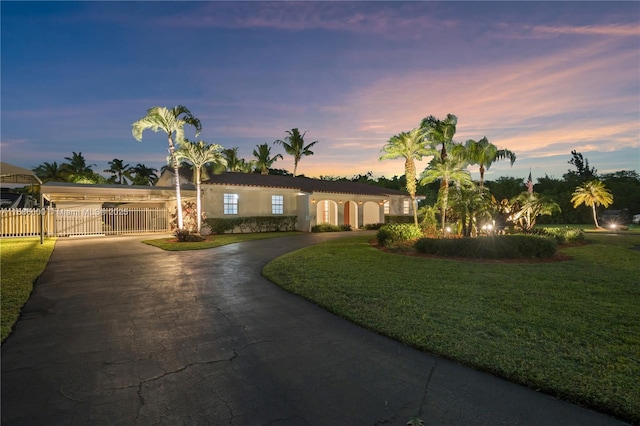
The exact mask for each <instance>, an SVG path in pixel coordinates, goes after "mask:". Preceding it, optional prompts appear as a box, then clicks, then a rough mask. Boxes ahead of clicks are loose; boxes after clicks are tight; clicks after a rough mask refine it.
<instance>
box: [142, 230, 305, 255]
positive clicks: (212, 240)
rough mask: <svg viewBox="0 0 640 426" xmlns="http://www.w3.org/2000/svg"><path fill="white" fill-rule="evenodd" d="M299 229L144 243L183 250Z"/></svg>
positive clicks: (170, 239) (270, 235)
mask: <svg viewBox="0 0 640 426" xmlns="http://www.w3.org/2000/svg"><path fill="white" fill-rule="evenodd" d="M300 234H301V232H299V231H291V232H256V233H250V234H249V233H247V234H220V235H209V236H207V237H206V239H205V240H204V241H200V242H178V240H177V239H176V238H175V237H172V238H158V239H155V240H144V241H142V242H143V243H145V244H149V245H151V246H155V247H159V248H161V249H163V250H168V251H184V250H203V249H209V248H214V247H220V246H224V245H226V244H233V243H240V242H242V241H252V240H263V239H266V238H278V237H288V236H290V235H300Z"/></svg>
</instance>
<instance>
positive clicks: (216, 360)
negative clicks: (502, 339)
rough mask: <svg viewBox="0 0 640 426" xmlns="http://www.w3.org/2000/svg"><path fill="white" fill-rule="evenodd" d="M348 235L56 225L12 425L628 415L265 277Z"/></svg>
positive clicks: (6, 363) (492, 420) (23, 322)
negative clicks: (469, 360) (519, 378)
mask: <svg viewBox="0 0 640 426" xmlns="http://www.w3.org/2000/svg"><path fill="white" fill-rule="evenodd" d="M340 236H341V234H331V233H327V234H307V235H300V236H294V237H284V238H279V239H272V240H261V241H253V242H246V243H240V244H233V245H228V246H224V247H219V248H215V249H209V250H201V251H188V252H165V251H162V250H160V249H158V248H155V247H151V246H147V245H145V244H141V243H140V241H141V240H142V239H143V238H142V237H118V238H99V239H59V240H58V243H57V245H56V248H55V250H54V252H53V255H52V256H51V260H50V262H49V265H48V266H47V268H46V270H45V272H44V273H43V275H42V276H41V277H40V279H39V281H38V283H37V285H36V286H35V290H34V293H33V295H32V297H31V299H30V300H29V301H28V302H27V304H26V306H25V308H24V310H23V315H22V317H21V319H20V320H19V321H18V324H17V326H16V329H15V331H14V333H13V334H12V335H11V336H10V337H9V339H8V340H7V341H6V342H5V344H3V345H2V424H3V425H5V424H6V425H29V426H33V425H331V426H334V425H406V424H407V421H408V420H409V419H410V418H411V417H413V416H417V417H419V418H421V419H424V420H425V424H426V425H428V426H435V425H516V424H517V425H572V424H573V425H608V424H610V425H615V424H617V425H620V424H621V423H620V422H618V421H617V420H615V419H612V418H610V417H608V416H605V415H602V414H599V413H595V412H592V411H589V410H586V409H583V408H580V407H577V406H575V405H572V404H569V403H566V402H562V401H558V400H556V399H554V398H551V397H549V396H546V395H542V394H540V393H537V392H535V391H533V390H530V389H527V388H524V387H521V386H517V385H514V384H511V383H509V382H506V381H503V380H500V379H497V378H495V377H493V376H491V375H488V374H485V373H481V372H477V371H474V370H471V369H469V368H466V367H462V366H460V365H457V364H454V363H451V362H448V361H445V360H442V359H439V358H436V357H433V356H430V355H427V354H424V353H421V352H418V351H416V350H413V349H411V348H408V347H406V346H404V345H402V344H400V343H397V342H395V341H392V340H390V339H387V338H385V337H382V336H380V335H377V334H375V333H372V332H370V331H367V330H365V329H363V328H361V327H358V326H356V325H353V324H351V323H349V322H347V321H344V320H342V319H340V318H337V317H336V316H334V315H332V314H329V313H327V312H325V311H323V310H322V309H320V308H318V307H316V306H315V305H313V304H312V303H310V302H307V301H306V300H303V299H301V298H299V297H297V296H294V295H292V294H289V293H287V292H285V291H283V290H281V289H280V288H278V287H277V286H275V285H273V284H272V283H270V282H269V281H267V280H266V279H264V278H263V277H262V276H261V275H260V271H261V270H262V267H263V266H264V265H265V264H266V263H267V262H269V261H270V260H271V259H273V258H275V257H277V256H279V255H281V254H283V253H286V252H289V251H292V250H295V249H298V248H301V247H304V246H307V245H310V244H314V243H318V242H320V241H324V240H327V239H330V238H338V237H340ZM147 238H148V237H147Z"/></svg>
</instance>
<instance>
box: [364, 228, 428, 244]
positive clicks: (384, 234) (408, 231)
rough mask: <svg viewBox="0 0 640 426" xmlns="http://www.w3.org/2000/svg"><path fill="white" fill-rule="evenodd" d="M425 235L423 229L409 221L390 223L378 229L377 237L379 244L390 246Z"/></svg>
mask: <svg viewBox="0 0 640 426" xmlns="http://www.w3.org/2000/svg"><path fill="white" fill-rule="evenodd" d="M422 236H423V233H422V230H421V229H420V228H419V227H417V226H415V225H414V224H409V223H389V224H387V225H384V226H382V227H380V229H378V232H377V234H376V237H377V239H378V244H380V245H383V246H390V245H394V244H403V243H406V242H407V241H413V240H417V239H418V238H421V237H422Z"/></svg>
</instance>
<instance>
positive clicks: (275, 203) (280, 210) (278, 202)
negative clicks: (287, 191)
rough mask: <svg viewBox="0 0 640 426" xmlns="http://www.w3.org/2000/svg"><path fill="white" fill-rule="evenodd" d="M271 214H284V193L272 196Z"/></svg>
mask: <svg viewBox="0 0 640 426" xmlns="http://www.w3.org/2000/svg"><path fill="white" fill-rule="evenodd" d="M271 214H284V197H283V196H282V195H272V196H271Z"/></svg>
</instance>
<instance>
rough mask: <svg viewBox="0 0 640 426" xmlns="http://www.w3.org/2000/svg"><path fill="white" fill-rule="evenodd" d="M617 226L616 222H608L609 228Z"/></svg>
mask: <svg viewBox="0 0 640 426" xmlns="http://www.w3.org/2000/svg"><path fill="white" fill-rule="evenodd" d="M617 226H618V224H617V223H610V224H609V228H611V229H616V227H617Z"/></svg>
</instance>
